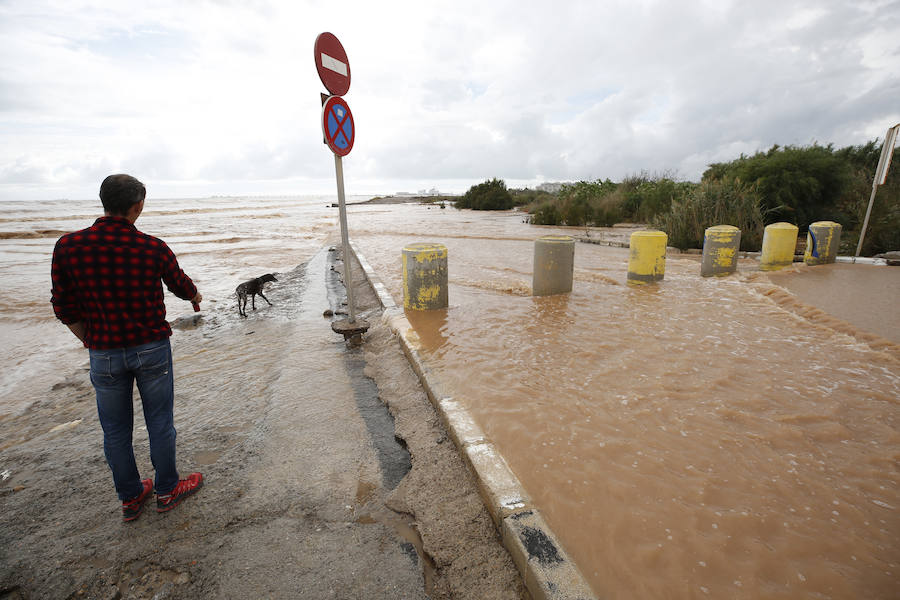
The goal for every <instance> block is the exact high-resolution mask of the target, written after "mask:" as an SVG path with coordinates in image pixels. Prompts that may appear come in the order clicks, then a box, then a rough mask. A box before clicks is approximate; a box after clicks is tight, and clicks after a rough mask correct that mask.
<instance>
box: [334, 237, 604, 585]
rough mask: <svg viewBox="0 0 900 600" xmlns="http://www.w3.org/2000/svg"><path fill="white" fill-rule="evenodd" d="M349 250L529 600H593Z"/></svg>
mask: <svg viewBox="0 0 900 600" xmlns="http://www.w3.org/2000/svg"><path fill="white" fill-rule="evenodd" d="M350 247H351V248H352V250H353V253H354V254H355V255H356V259H357V260H358V261H359V264H360V266H361V267H362V269H363V271H364V272H365V274H366V278H367V279H368V280H369V284H370V285H371V286H372V289H373V290H374V291H375V293H376V295H377V296H378V300H379V302H381V305H382V307H383V308H384V315H383V316H382V320H383V321H384V322H386V323H387V324H388V326H389V327H390V328H391V329H392V330H393V331H394V332H395V333H396V334H397V337H398V338H399V340H400V347H401V348H402V349H403V353H404V354H406V357H407V358H408V359H409V362H410V365H411V366H412V368H413V371H415V373H416V375H417V376H418V377H419V381H421V383H422V387H423V388H424V389H425V393H426V394H427V395H428V399H429V400H430V401H431V404H432V405H433V406H434V408H435V410H436V411H437V413H438V414H439V415H440V417H441V420H442V421H443V422H444V425H445V427H446V428H447V431H448V433H449V434H450V437H451V438H452V439H453V442H454V443H455V444H456V447H457V449H458V450H459V452H460V454H461V456H462V457H463V460H464V461H465V462H466V464H467V465H468V466H469V468H470V469H471V471H472V473H473V474H474V475H475V481H476V484H477V485H478V491H479V493H480V494H481V499H482V501H483V502H484V504H485V507H487V509H488V513H490V515H491V518H492V519H493V520H494V525H495V526H496V527H497V530H498V531H499V532H500V536H501V539H502V540H503V545H504V546H505V547H506V549H507V550H508V551H509V553H510V555H511V556H512V559H513V562H514V563H515V564H516V567H517V568H518V569H519V573H521V575H522V579H523V580H524V581H525V587H526V588H527V589H528V592H529V593H530V594H531V597H532V598H533V599H534V600H595V599H596V595H594V593H593V592H592V591H591V588H590V587H589V586H588V585H587V582H585V580H584V578H583V577H582V575H581V573H580V572H579V571H578V569H577V567H576V566H575V563H573V562H572V561H571V559H570V558H569V557H568V555H567V554H566V553H565V551H564V550H563V548H562V546H561V545H560V543H559V541H558V539H557V538H556V536H555V535H554V534H553V532H552V531H551V530H550V528H549V527H548V526H547V523H546V522H545V521H544V519H543V517H542V516H541V514H540V511H539V510H538V509H537V508H535V507H534V506H533V505H532V501H531V498H529V497H528V495H527V494H526V493H525V489H524V488H523V487H522V484H521V483H520V482H519V480H518V478H517V477H516V476H515V474H514V473H513V472H512V470H511V469H510V468H509V465H507V463H506V461H505V460H504V459H503V456H501V455H500V453H499V452H498V451H497V449H496V448H495V447H494V444H493V443H491V442H490V440H488V439H487V437H486V436H485V435H484V432H483V431H482V430H481V428H480V427H478V424H477V423H475V421H474V420H473V419H472V417H471V415H470V414H469V412H468V410H467V409H466V408H465V406H464V405H463V404H462V403H461V402H459V401H457V400H455V399H453V398H451V397H450V396H448V395H446V394H444V393H443V391H442V390H443V387H442V386H441V384H440V382H439V381H438V378H437V377H436V376H435V374H434V373H433V372H432V371H431V370H430V369H429V368H428V365H426V364H425V362H424V361H423V360H422V357H421V355H420V354H419V352H418V339H419V338H418V335H417V334H416V332H415V330H414V329H413V328H412V326H411V325H410V323H409V320H407V318H406V316H405V314H404V313H403V310H402V309H401V308H400V307H398V306H397V304H396V303H395V302H394V299H393V298H391V295H390V294H389V293H388V291H387V288H386V287H385V286H384V284H383V283H381V280H380V279H379V278H378V275H377V274H376V273H375V271H374V270H373V269H372V267H371V265H369V262H368V261H367V260H366V259H365V257H364V256H363V255H362V253H361V252H360V251H359V248H358V247H357V246H356V244H355V243H353V242H351V243H350Z"/></svg>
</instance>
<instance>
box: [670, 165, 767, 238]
mask: <svg viewBox="0 0 900 600" xmlns="http://www.w3.org/2000/svg"><path fill="white" fill-rule="evenodd" d="M653 225H654V226H655V227H657V228H658V229H660V230H662V231H665V232H666V234H668V236H669V242H668V243H669V245H670V246H674V247H676V248H680V249H682V250H685V249H687V248H702V247H703V236H704V232H705V231H706V229H707V227H712V226H713V225H733V226H734V227H737V228H738V229H740V230H741V249H742V250H759V249H760V247H761V246H762V236H763V232H764V227H765V223H764V220H763V208H762V200H761V198H760V194H759V192H758V190H757V189H756V188H755V187H754V186H748V185H745V184H742V183H741V182H740V181H738V180H737V179H731V178H725V179H722V180H713V181H707V182H704V183H702V184H701V185H700V186H699V187H697V188H695V189H694V190H693V191H692V192H691V193H690V194H689V195H687V196H685V197H684V198H683V199H681V200H679V201H676V202H674V203H673V204H672V208H671V210H670V211H669V212H667V213H663V214H661V215H658V216H657V217H656V218H654V219H653Z"/></svg>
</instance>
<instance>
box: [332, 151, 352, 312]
mask: <svg viewBox="0 0 900 600" xmlns="http://www.w3.org/2000/svg"><path fill="white" fill-rule="evenodd" d="M334 172H335V175H336V176H337V193H338V207H339V208H340V213H341V242H342V243H343V245H344V255H343V260H344V287H346V288H347V304H348V305H349V308H350V323H351V324H352V323H356V305H355V303H354V301H353V279H352V276H351V274H350V271H351V269H350V261H351V260H352V257H351V255H350V239H349V235H348V234H347V207H346V205H345V204H344V166H343V164H342V162H341V157H340V156H338V155H337V154H335V155H334Z"/></svg>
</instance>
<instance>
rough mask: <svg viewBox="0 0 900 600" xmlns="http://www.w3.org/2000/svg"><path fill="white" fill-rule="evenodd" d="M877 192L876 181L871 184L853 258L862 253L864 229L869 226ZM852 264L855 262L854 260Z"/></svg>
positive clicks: (864, 236)
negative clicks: (867, 204)
mask: <svg viewBox="0 0 900 600" xmlns="http://www.w3.org/2000/svg"><path fill="white" fill-rule="evenodd" d="M876 191H878V179H876V180H875V181H873V182H872V195H871V196H869V207H868V208H867V209H866V218H865V219H863V226H862V229H861V230H860V232H859V243H858V244H856V255H855V256H854V257H853V258H858V257H859V253H860V252H862V245H863V240H864V239H866V227H868V226H869V216H870V215H871V214H872V204H874V203H875V192H876ZM853 262H856V261H855V260H854V261H853Z"/></svg>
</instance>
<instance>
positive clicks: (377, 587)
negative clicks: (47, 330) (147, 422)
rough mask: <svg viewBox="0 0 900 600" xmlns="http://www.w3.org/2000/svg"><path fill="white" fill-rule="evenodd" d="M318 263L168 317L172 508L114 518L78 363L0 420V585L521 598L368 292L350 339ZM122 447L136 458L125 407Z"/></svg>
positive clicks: (88, 592) (119, 593)
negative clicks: (238, 296) (184, 494)
mask: <svg viewBox="0 0 900 600" xmlns="http://www.w3.org/2000/svg"><path fill="white" fill-rule="evenodd" d="M327 260H328V259H327V256H325V255H324V254H319V255H317V256H316V257H315V258H313V260H312V261H311V262H310V263H309V265H308V266H302V267H299V268H298V269H295V270H294V271H292V272H290V273H283V274H280V275H281V276H280V278H279V283H278V285H273V286H272V287H271V288H269V289H268V290H267V296H268V297H269V299H270V300H271V301H272V302H273V304H274V305H275V306H273V307H267V306H265V304H264V303H262V304H260V303H258V304H257V308H258V310H257V311H256V312H252V311H251V313H250V316H249V318H247V319H245V320H240V319H238V318H236V315H232V314H231V313H236V310H234V306H233V304H226V303H224V302H222V303H221V304H220V305H219V306H217V307H212V308H209V309H206V310H205V312H204V313H203V315H202V317H201V318H200V319H199V320H198V319H194V318H193V317H187V318H185V319H181V320H179V321H177V322H176V323H175V326H176V332H175V335H174V336H173V348H174V355H175V369H176V413H175V423H176V427H177V429H178V436H179V439H178V447H179V464H180V467H181V469H182V470H183V471H184V472H188V471H190V470H201V471H203V472H204V474H205V476H206V477H207V483H206V485H205V487H204V488H203V490H201V491H200V492H199V493H198V494H197V495H196V496H194V497H192V498H190V499H188V500H186V501H185V502H184V503H183V504H182V505H181V506H179V507H178V508H177V509H175V510H174V511H172V512H170V513H166V514H157V513H156V512H155V510H154V507H153V505H152V502H151V503H149V504H148V505H147V508H146V509H145V513H144V514H143V515H142V516H141V517H140V518H139V519H138V520H137V521H136V522H134V523H131V524H128V525H125V524H123V523H121V512H120V510H121V509H120V506H119V503H118V502H117V500H116V498H115V493H114V491H113V489H112V482H111V477H110V475H109V471H108V469H107V467H106V465H105V462H104V459H103V455H102V434H101V432H100V427H99V424H98V422H97V417H96V410H95V407H94V404H93V390H92V388H91V386H90V383H89V381H88V378H87V373H86V371H85V369H84V367H79V368H72V369H71V371H68V372H64V373H61V374H59V375H57V377H56V378H55V379H54V380H48V381H47V390H46V399H45V400H44V401H42V402H39V403H37V404H34V405H31V406H30V407H28V408H27V409H26V410H24V411H23V412H20V413H18V414H12V415H9V416H7V417H5V418H4V419H2V420H0V439H3V440H4V442H3V444H4V447H3V448H2V450H0V471H2V472H3V481H2V482H0V593H2V595H3V597H4V598H69V597H72V598H76V597H86V598H247V597H273V598H296V597H303V598H385V599H389V598H390V599H393V598H400V597H402V598H425V597H430V598H472V599H476V598H509V599H518V598H522V597H523V594H524V591H523V588H522V585H521V582H520V580H519V576H518V573H517V572H516V570H515V568H514V566H513V565H512V562H511V561H510V559H509V556H508V555H507V554H506V552H505V550H504V549H503V548H502V546H501V545H500V543H499V540H498V538H497V535H496V532H495V531H494V530H493V527H492V525H491V521H490V518H489V516H488V515H487V513H486V511H485V510H484V508H483V506H482V505H481V502H480V499H479V497H478V494H477V492H476V491H475V488H474V484H473V483H472V481H471V478H470V476H469V474H468V473H467V472H466V471H465V468H464V467H463V465H462V463H461V462H460V460H459V458H458V456H457V455H456V453H455V450H454V448H453V447H452V442H448V440H447V438H446V435H445V434H444V432H443V430H442V428H441V426H440V424H439V422H438V420H437V418H436V417H435V415H434V413H433V411H432V409H431V406H430V404H429V403H428V401H427V399H426V398H425V396H424V392H423V391H422V389H421V387H419V385H418V383H417V381H416V379H415V377H414V375H413V374H412V372H411V370H410V368H409V365H408V363H407V362H406V359H405V358H404V357H403V355H402V353H401V352H400V349H399V347H398V346H397V344H396V340H395V339H394V338H392V337H391V335H390V334H389V333H388V331H387V329H386V328H385V326H383V325H381V324H380V321H379V311H378V310H377V309H375V306H376V304H375V301H374V296H373V295H372V294H371V292H370V291H369V292H367V291H366V288H365V285H364V284H362V285H359V286H357V287H356V290H357V292H356V298H357V301H358V303H359V305H360V307H361V308H360V311H361V314H362V315H364V317H365V318H366V319H368V320H369V321H370V322H371V323H373V328H372V329H371V330H370V332H369V334H368V340H367V342H366V343H365V344H364V345H363V347H361V348H356V349H352V348H348V347H347V346H346V344H345V343H344V341H343V340H342V339H341V338H340V337H338V336H335V334H334V333H332V332H331V330H330V328H329V321H328V320H327V319H324V318H323V317H322V311H323V310H324V309H325V308H329V307H330V308H332V309H334V310H338V311H339V310H340V309H341V306H340V304H339V302H335V300H334V298H332V297H329V296H328V294H327V292H326V286H325V285H324V283H325V281H323V280H325V279H326V277H333V276H334V273H333V272H332V271H331V270H330V269H328V268H327V264H328V263H327ZM356 281H358V282H363V281H364V278H363V277H362V276H361V274H360V275H359V276H358V278H357V279H356ZM332 287H333V286H332ZM73 343H75V342H74V338H73ZM236 356H239V357H241V359H240V360H239V361H238V360H235V358H234V357H236ZM379 399H380V401H383V402H384V405H381V406H379V405H380V404H381V402H380V401H379ZM373 400H374V402H372V401H373ZM385 405H386V406H387V407H389V410H390V413H391V415H392V416H393V419H394V420H395V424H396V432H395V433H396V436H397V438H398V439H400V440H403V444H401V445H399V446H398V445H397V444H396V443H394V445H395V446H397V448H393V449H391V448H390V447H389V444H387V443H382V442H381V441H378V440H376V437H378V435H376V434H377V433H378V432H381V433H387V432H384V431H382V430H383V429H384V426H383V423H384V422H385V421H390V417H389V416H387V413H386V412H385V408H384V407H385ZM379 410H380V411H383V414H382V413H380V414H377V415H375V414H365V413H366V412H367V411H369V412H376V413H377V412H378V411H379ZM376 422H378V423H382V424H381V425H379V424H375V425H373V423H376ZM393 435H394V432H391V433H390V434H389V435H383V436H381V438H382V439H384V438H390V439H389V441H390V442H394V440H393ZM403 446H405V449H406V450H404V448H403ZM135 450H136V456H137V458H138V465H139V468H140V469H141V471H142V473H143V474H144V475H149V474H151V473H152V469H151V467H150V465H149V457H148V451H147V440H146V431H145V430H144V429H143V428H142V427H141V419H140V416H139V415H138V417H137V419H136V442H135ZM407 450H408V453H409V454H408V455H407V458H406V461H407V464H406V466H405V467H404V466H403V465H402V464H400V465H399V467H398V466H397V464H398V461H399V463H402V462H403V455H404V454H405V452H406V451H407ZM397 457H399V459H398V458H397ZM391 465H394V467H396V468H397V469H399V471H398V470H396V469H395V468H392V467H391ZM406 469H410V470H409V471H408V472H406ZM404 473H405V475H404ZM398 481H399V484H398Z"/></svg>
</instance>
